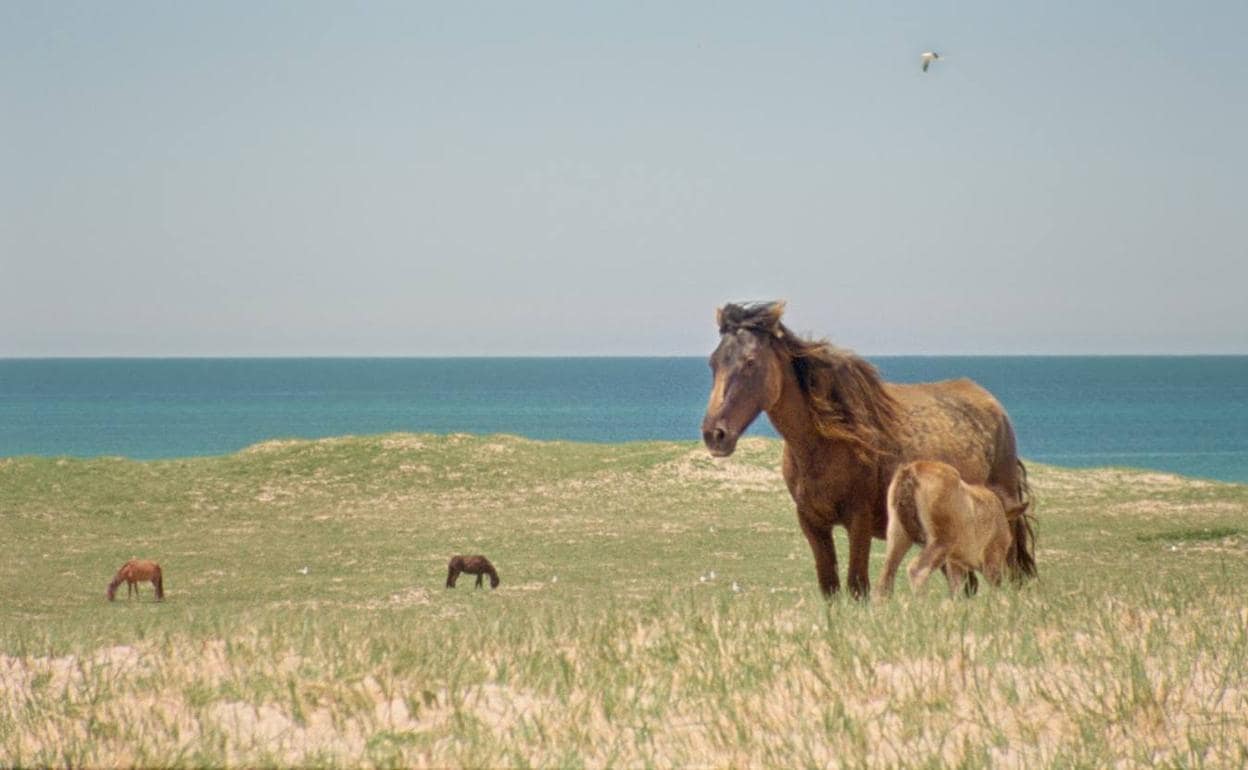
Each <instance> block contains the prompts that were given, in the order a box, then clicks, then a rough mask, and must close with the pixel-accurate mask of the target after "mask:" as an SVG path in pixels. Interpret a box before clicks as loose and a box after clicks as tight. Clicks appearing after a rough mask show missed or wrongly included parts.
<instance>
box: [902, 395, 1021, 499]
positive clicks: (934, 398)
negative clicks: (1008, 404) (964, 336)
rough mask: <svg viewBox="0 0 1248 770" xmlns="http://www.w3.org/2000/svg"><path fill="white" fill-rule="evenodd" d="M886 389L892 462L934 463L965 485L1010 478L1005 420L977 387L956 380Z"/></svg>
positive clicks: (1012, 455)
mask: <svg viewBox="0 0 1248 770" xmlns="http://www.w3.org/2000/svg"><path fill="white" fill-rule="evenodd" d="M887 387H888V389H889V392H890V394H891V395H892V396H893V398H894V399H896V401H897V403H898V406H899V409H898V421H897V435H896V438H897V462H898V463H904V462H908V461H910V460H920V459H923V460H938V461H940V462H943V463H946V464H948V465H951V466H953V468H954V469H956V470H957V472H958V474H959V475H960V476H961V477H962V480H963V481H965V482H967V483H968V484H994V483H999V482H1002V481H1008V480H1009V479H1011V478H1013V476H1014V474H1016V472H1017V471H1016V470H1015V465H1016V464H1017V462H1018V456H1017V448H1016V446H1015V441H1014V430H1013V428H1012V427H1011V426H1010V421H1009V417H1008V416H1006V413H1005V409H1004V407H1002V406H1001V403H1000V402H999V401H997V399H996V398H995V397H993V395H992V394H991V393H989V392H988V391H987V390H985V389H984V388H983V387H981V386H980V385H979V384H978V383H976V382H974V381H972V380H968V379H960V380H944V381H941V382H924V383H915V384H898V383H888V386H887ZM1007 477H1008V478H1007Z"/></svg>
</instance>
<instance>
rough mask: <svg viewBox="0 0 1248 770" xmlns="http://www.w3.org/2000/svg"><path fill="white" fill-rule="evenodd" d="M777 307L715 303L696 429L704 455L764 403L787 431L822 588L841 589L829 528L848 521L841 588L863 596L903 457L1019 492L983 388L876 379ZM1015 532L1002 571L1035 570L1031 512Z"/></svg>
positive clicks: (1007, 495)
mask: <svg viewBox="0 0 1248 770" xmlns="http://www.w3.org/2000/svg"><path fill="white" fill-rule="evenodd" d="M783 312H784V303H782V302H772V303H761V304H754V305H732V304H729V305H725V306H724V307H722V308H720V309H719V311H718V312H717V314H716V322H717V323H718V324H719V333H720V341H719V347H717V348H716V349H715V352H714V353H712V354H711V370H712V372H713V373H714V382H713V385H712V388H711V397H710V401H709V403H708V404H707V408H706V417H705V418H704V419H703V421H702V439H703V441H705V443H706V446H707V449H709V450H710V452H711V454H712V455H715V456H716V457H727V456H728V455H730V454H732V452H733V450H734V449H735V448H736V445H737V439H738V438H739V437H740V435H741V433H742V432H743V431H744V430H745V429H746V428H747V427H748V426H749V425H750V423H751V422H753V421H754V419H755V418H756V417H758V415H759V413H760V412H766V413H767V417H768V419H770V420H771V424H772V425H774V426H775V428H776V431H777V432H778V433H779V434H780V436H781V437H782V438H783V439H784V458H783V461H782V463H783V472H784V480H785V483H786V484H787V485H788V488H789V494H790V495H792V497H793V501H794V503H796V505H797V519H798V522H799V523H800V524H801V527H802V533H803V534H804V535H805V536H806V540H807V542H809V543H810V549H811V551H812V552H813V553H814V557H815V572H816V574H817V575H818V578H819V587H820V589H821V590H822V591H823V592H824V594H825V595H830V594H832V593H835V592H836V591H838V590H839V589H840V579H839V577H838V575H837V564H836V549H835V547H834V546H833V543H832V527H833V526H843V527H845V528H846V529H847V530H848V531H849V572H848V579H849V590H850V592H851V593H853V594H854V595H855V596H857V597H860V598H866V597H867V595H868V594H869V590H870V582H869V580H868V577H867V567H868V560H869V557H870V553H871V538H872V536H874V537H878V538H883V537H884V536H885V533H886V531H887V527H888V510H887V504H886V501H885V493H886V491H887V489H888V483H889V481H890V480H891V479H892V477H893V472H894V471H895V470H896V468H897V466H898V465H900V464H901V463H904V462H907V461H909V460H917V459H932V460H940V461H942V462H946V463H948V464H949V465H952V466H953V467H954V468H956V469H957V470H958V472H959V473H960V474H961V476H962V478H963V479H965V480H966V481H967V482H968V483H971V484H981V485H984V486H987V487H988V488H989V489H991V490H992V491H993V492H994V493H996V495H997V496H998V497H1000V498H1001V501H1002V503H1003V505H1004V507H1006V508H1012V507H1014V506H1015V505H1017V504H1019V503H1021V502H1024V501H1025V500H1027V498H1028V488H1027V472H1026V469H1025V468H1024V467H1023V464H1022V463H1021V462H1019V459H1018V451H1017V448H1016V445H1015V440H1014V429H1013V427H1011V426H1010V420H1009V417H1007V416H1006V413H1005V409H1003V408H1002V407H1001V404H1000V403H998V402H997V400H996V399H995V398H993V397H992V394H991V393H989V392H988V391H986V390H984V389H983V388H981V387H980V386H979V385H976V384H975V383H974V382H971V381H970V380H966V379H962V380H947V381H944V382H930V383H919V384H912V385H911V384H897V383H889V382H884V381H883V380H881V379H880V376H879V373H878V372H877V371H876V370H875V367H873V366H871V364H869V363H867V362H866V361H865V360H863V359H862V358H859V357H858V356H856V355H854V354H853V353H850V352H848V351H845V350H839V349H837V348H834V347H832V346H831V345H829V344H828V343H826V342H823V341H812V340H805V339H802V338H800V337H798V336H797V335H795V334H793V332H791V331H789V329H788V328H787V327H786V326H785V325H784V324H783V323H781V321H780V318H781V315H782V314H783ZM1013 534H1014V544H1013V547H1012V548H1011V549H1010V553H1009V558H1008V560H1007V564H1008V566H1009V568H1010V572H1011V574H1012V575H1013V576H1015V577H1016V578H1021V577H1023V576H1027V575H1035V574H1036V562H1035V556H1034V548H1035V545H1034V539H1035V538H1034V533H1033V532H1032V529H1031V524H1030V519H1027V518H1025V517H1019V518H1018V519H1016V520H1015V522H1014V526H1013Z"/></svg>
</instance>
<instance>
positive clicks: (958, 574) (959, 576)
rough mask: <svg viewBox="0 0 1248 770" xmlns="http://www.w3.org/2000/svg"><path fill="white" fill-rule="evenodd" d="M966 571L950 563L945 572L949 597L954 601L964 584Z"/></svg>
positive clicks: (960, 566) (958, 565)
mask: <svg viewBox="0 0 1248 770" xmlns="http://www.w3.org/2000/svg"><path fill="white" fill-rule="evenodd" d="M966 575H967V570H966V568H965V567H963V566H962V565H960V564H953V563H950V564H949V565H948V569H947V570H946V572H945V579H946V580H947V581H948V583H949V596H951V597H953V598H954V599H956V598H958V594H960V593H962V591H963V588H964V587H965V583H966Z"/></svg>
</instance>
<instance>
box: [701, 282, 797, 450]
mask: <svg viewBox="0 0 1248 770" xmlns="http://www.w3.org/2000/svg"><path fill="white" fill-rule="evenodd" d="M783 313H784V303H783V302H767V303H760V304H754V305H731V304H730V305H724V306H723V307H722V308H720V309H719V310H718V311H717V312H716V314H715V322H716V323H717V324H718V325H719V334H720V337H719V347H717V348H715V352H714V353H712V354H711V362H710V363H711V373H712V375H713V377H714V380H713V382H712V385H711V397H710V401H709V402H708V403H707V405H706V416H705V417H704V418H703V419H702V440H703V441H704V442H706V448H707V449H709V450H710V452H711V454H713V455H715V456H716V457H727V456H728V455H730V454H732V453H733V450H735V449H736V448H737V439H738V438H740V437H741V434H742V433H744V432H745V429H746V428H748V427H749V426H750V423H752V422H754V419H755V418H756V417H758V415H759V413H760V412H762V411H764V410H767V409H770V408H771V407H772V406H773V405H774V404H775V403H776V401H778V400H779V398H780V390H781V387H782V385H783V382H784V379H783V370H782V368H781V367H782V366H783V359H782V358H781V355H780V353H779V351H778V350H777V346H776V345H775V343H774V341H775V340H777V339H779V338H780V337H782V336H783V335H784V334H785V329H784V327H783V326H782V325H781V324H780V316H781V315H782V314H783Z"/></svg>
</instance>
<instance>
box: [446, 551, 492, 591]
mask: <svg viewBox="0 0 1248 770" xmlns="http://www.w3.org/2000/svg"><path fill="white" fill-rule="evenodd" d="M461 572H467V573H468V574H469V575H476V576H477V588H480V587H481V579H482V578H483V577H485V576H486V575H489V576H490V588H498V583H499V580H498V570H496V569H494V565H493V564H490V560H489V559H487V558H485V557H484V556H481V555H480V554H478V555H476V556H452V557H451V561H450V563H449V564H447V565H446V587H447V588H454V587H455V581H456V580H458V579H459V573H461Z"/></svg>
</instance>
